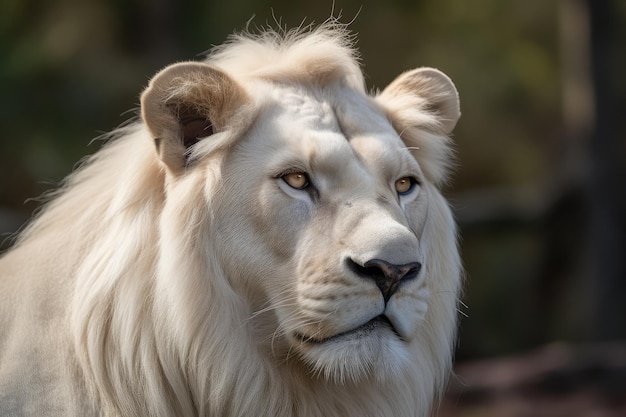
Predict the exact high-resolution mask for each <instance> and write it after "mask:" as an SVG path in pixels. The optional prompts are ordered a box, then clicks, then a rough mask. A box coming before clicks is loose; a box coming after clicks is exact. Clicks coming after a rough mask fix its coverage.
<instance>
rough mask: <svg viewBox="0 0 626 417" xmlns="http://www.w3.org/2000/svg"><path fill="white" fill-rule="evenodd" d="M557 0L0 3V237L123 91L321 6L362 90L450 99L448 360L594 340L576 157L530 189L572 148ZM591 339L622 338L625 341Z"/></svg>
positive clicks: (317, 14)
mask: <svg viewBox="0 0 626 417" xmlns="http://www.w3.org/2000/svg"><path fill="white" fill-rule="evenodd" d="M567 1H568V0H562V1H560V2H559V1H554V2H550V1H527V0H475V1H471V2H470V1H460V0H438V1H434V0H393V1H385V2H382V1H371V0H359V1H356V0H336V1H335V2H334V6H333V4H332V3H331V1H326V2H312V1H303V0H290V1H287V0H275V1H273V2H270V1H267V0H231V1H228V2H226V1H215V0H214V1H200V0H177V1H167V0H156V1H146V0H130V1H122V0H109V1H106V0H54V1H48V2H41V1H34V0H3V2H2V3H1V4H0V55H1V57H2V58H1V60H0V91H1V97H2V99H1V100H0V120H1V122H2V136H1V137H0V227H1V228H0V233H2V232H7V233H10V232H14V231H15V230H16V229H17V227H18V226H19V224H21V223H22V222H23V221H25V220H26V219H27V218H28V217H29V216H30V214H31V212H32V211H33V209H35V208H36V207H37V203H36V202H34V201H30V202H26V203H25V201H27V199H29V198H33V197H37V196H39V195H41V194H42V193H43V192H44V191H46V190H48V189H50V188H52V187H53V186H54V185H55V184H57V183H58V182H59V181H60V180H61V179H62V178H63V177H64V176H65V175H67V174H68V173H69V172H70V171H71V170H72V168H73V167H74V166H75V164H76V162H77V161H79V160H80V159H81V158H82V157H83V156H84V155H86V154H91V153H93V152H95V151H96V150H97V149H98V147H99V145H100V143H99V142H98V141H95V142H93V141H92V139H93V138H95V137H97V136H98V135H100V134H102V133H104V132H107V131H110V130H112V129H113V128H115V127H116V126H117V125H119V124H121V123H123V122H124V121H126V120H127V119H129V118H131V117H133V116H135V114H136V109H137V105H138V97H139V93H140V92H141V90H142V89H143V87H144V86H145V85H146V84H147V82H148V80H149V79H150V77H151V76H152V75H153V74H154V73H155V72H156V71H158V70H159V69H160V68H162V67H164V66H165V65H167V64H170V63H173V62H175V61H180V60H188V59H200V58H201V56H202V54H203V52H204V51H206V50H208V49H209V48H210V47H211V45H215V44H220V43H222V42H223V41H224V40H225V39H226V37H227V36H228V34H230V33H232V32H233V31H238V30H242V29H244V28H245V27H246V26H247V25H248V26H249V27H250V28H251V30H254V28H255V27H257V26H259V27H260V26H266V25H268V24H269V25H272V26H276V25H277V23H276V20H278V21H279V22H280V25H283V26H287V27H295V26H299V25H301V24H302V23H303V22H304V23H305V24H307V23H311V22H318V23H319V22H322V21H324V20H325V19H326V18H328V17H329V16H330V14H331V11H332V10H333V7H334V14H335V15H337V14H338V13H339V12H341V15H342V19H341V20H342V21H344V22H348V21H352V23H351V25H350V27H351V29H352V30H353V31H354V32H356V33H357V34H358V39H359V41H358V46H359V48H360V51H361V55H362V61H363V68H364V72H365V73H366V76H367V81H368V85H369V86H370V87H371V88H372V89H375V88H381V89H382V88H384V86H385V85H386V84H387V83H388V82H390V81H391V80H393V78H394V77H395V76H396V75H398V74H399V73H400V72H402V71H404V70H407V69H410V68H414V67H418V66H432V67H437V68H439V69H441V70H443V71H444V72H446V73H447V74H448V75H449V76H450V77H451V78H452V79H453V80H454V81H455V83H456V85H457V87H458V90H459V92H460V97H461V102H462V112H463V116H462V119H461V122H460V123H459V125H458V128H457V130H456V132H455V141H456V144H457V151H458V158H459V168H458V170H457V173H456V175H455V178H454V181H453V183H452V185H450V186H449V187H447V188H446V190H445V193H446V195H448V196H449V197H450V200H451V202H452V204H453V206H454V207H455V210H456V211H457V214H458V216H459V221H460V223H461V229H462V230H461V231H462V236H463V244H462V246H463V255H464V259H465V264H466V267H467V270H468V280H467V281H468V285H467V291H466V295H465V297H464V302H465V304H467V306H468V307H467V308H465V307H463V309H462V310H463V313H464V314H465V315H467V316H468V317H467V318H464V319H463V320H462V325H463V327H462V334H461V340H462V343H461V346H460V350H459V355H461V356H463V357H469V356H486V355H494V354H502V353H507V352H511V351H516V350H520V349H525V348H529V347H532V346H535V345H538V344H542V343H546V342H548V341H550V340H555V339H565V340H573V341H588V340H595V339H597V338H599V337H603V336H600V335H598V334H597V333H596V332H595V331H594V329H595V323H597V320H602V319H607V318H606V317H604V318H602V317H601V318H597V317H596V316H595V313H596V312H597V310H598V308H597V304H598V302H600V301H598V300H599V298H598V297H596V296H595V295H594V294H596V293H597V291H596V290H594V288H595V284H594V281H595V280H596V279H597V278H598V277H597V275H596V272H594V271H595V270H594V267H593V265H594V262H593V259H592V258H590V256H588V254H589V253H592V252H593V251H591V250H590V246H592V245H593V238H592V237H590V235H589V231H588V228H589V227H588V226H589V216H588V212H589V209H588V206H589V205H588V204H587V203H586V201H587V199H588V198H589V195H588V194H586V191H585V190H586V189H587V188H586V187H587V185H586V181H585V178H586V177H585V175H586V174H585V173H586V172H587V171H586V169H587V167H586V165H585V164H584V161H587V159H586V158H584V157H583V158H578V159H574V161H575V166H574V168H573V170H574V171H575V172H576V173H578V174H576V175H573V177H572V178H573V179H572V180H571V181H569V182H568V181H566V184H567V185H566V189H563V187H564V185H563V182H558V183H557V186H555V187H553V188H551V187H546V184H552V183H553V181H552V180H553V179H554V178H555V176H558V175H560V174H559V173H560V172H562V171H563V170H562V169H561V168H562V165H563V160H564V155H569V154H570V149H571V148H572V147H576V149H582V152H583V153H584V152H586V149H587V148H585V146H583V147H582V148H580V146H578V145H576V146H575V144H572V143H571V142H570V141H571V135H569V134H568V131H567V128H566V126H565V125H564V119H563V96H564V94H563V88H564V84H563V73H564V71H566V68H564V67H563V59H562V47H561V40H560V39H561V38H560V33H561V32H560V28H561V26H560V25H561V24H560V17H559V16H560V14H561V13H562V7H563V5H564V4H565V3H567ZM610 4H611V7H613V9H612V10H613V13H614V14H613V18H614V20H613V22H614V24H613V25H612V27H613V28H614V31H613V32H612V33H611V39H612V40H613V43H612V44H611V48H613V49H615V51H617V50H619V48H620V47H621V48H622V49H621V53H617V52H615V53H614V54H613V55H612V56H613V57H614V60H613V61H612V66H611V72H612V73H613V74H614V75H616V76H615V77H614V78H613V81H612V84H611V92H612V94H613V96H614V98H615V103H617V105H618V108H621V109H623V108H624V104H625V100H624V97H625V92H626V87H625V83H624V81H623V78H624V77H623V76H617V74H626V71H625V69H626V68H625V67H626V58H625V57H624V55H625V54H624V50H623V47H624V45H625V44H626V43H625V42H624V41H625V40H626V36H625V33H624V32H625V30H624V27H626V25H625V23H626V5H625V3H623V2H619V1H614V2H610ZM253 16H254V18H253V19H251V18H252V17H253ZM247 22H249V23H247ZM616 127H617V130H616V131H615V132H613V134H614V135H615V138H616V139H615V140H614V142H615V143H618V146H617V147H616V148H615V155H614V156H615V158H616V160H617V161H619V163H620V164H623V163H624V162H626V156H625V155H626V152H625V147H624V145H623V139H624V127H623V126H621V125H619V124H616ZM568 169H569V168H568ZM565 171H567V169H565ZM621 173H622V174H623V171H621ZM568 178H569V177H568ZM620 178H621V180H623V179H624V177H620ZM616 183H617V184H620V182H619V181H616ZM621 184H623V182H621ZM610 192H612V193H616V194H619V195H620V196H621V197H620V199H619V200H618V205H617V206H615V209H616V210H617V212H618V219H619V221H620V222H621V223H619V224H618V227H621V229H620V231H619V233H621V235H622V236H623V233H624V231H625V230H626V228H625V227H624V221H623V218H624V213H625V211H624V204H623V203H624V199H623V191H622V190H621V189H611V190H610ZM494 196H495V197H494ZM502 196H504V197H502ZM494 198H495V200H494ZM503 202H504V204H503ZM494 207H495V208H494ZM476 213H478V214H476ZM561 223H562V224H561ZM620 225H621V226H620ZM622 242H623V240H622ZM6 246H7V244H6V243H5V247H6ZM619 249H624V248H619ZM624 254H625V255H626V250H625V251H624ZM624 279H626V277H625V278H624ZM594 291H595V292H594ZM614 302H616V303H617V302H618V301H616V300H614ZM619 311H623V309H622V310H619ZM609 337H612V338H623V337H626V328H625V329H624V331H622V332H621V333H620V332H619V331H613V332H612V333H611V334H610V335H609Z"/></svg>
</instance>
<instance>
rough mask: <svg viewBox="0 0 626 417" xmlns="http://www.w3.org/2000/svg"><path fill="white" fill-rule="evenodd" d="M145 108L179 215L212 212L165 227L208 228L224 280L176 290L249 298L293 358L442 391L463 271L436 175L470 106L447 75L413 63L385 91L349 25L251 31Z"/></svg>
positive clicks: (267, 341) (260, 333)
mask: <svg viewBox="0 0 626 417" xmlns="http://www.w3.org/2000/svg"><path fill="white" fill-rule="evenodd" d="M142 112H143V118H144V121H145V123H146V125H147V127H148V129H149V131H150V132H151V134H152V136H153V138H154V139H155V140H156V141H157V148H158V150H159V152H160V155H161V159H162V161H163V163H164V164H165V166H166V167H167V168H166V170H167V183H168V187H167V194H168V197H169V198H167V199H166V200H167V202H166V208H165V212H166V213H167V216H166V217H165V219H168V221H171V219H172V218H174V217H178V218H179V219H180V221H181V222H183V223H185V224H180V225H178V226H180V227H184V228H185V229H183V230H189V228H190V227H191V226H192V225H189V224H187V222H195V223H196V224H195V225H193V226H198V227H197V228H196V229H194V232H195V237H190V236H187V234H188V233H186V232H181V229H179V228H178V227H177V226H172V225H165V226H164V229H165V231H164V232H165V235H164V236H163V237H164V240H163V242H164V245H165V246H170V245H174V244H176V243H175V242H178V241H180V240H181V239H185V240H187V241H189V240H190V239H191V243H195V244H197V242H196V239H199V240H200V241H201V242H204V245H205V246H204V250H205V251H206V252H203V253H202V254H200V255H199V256H200V257H205V258H206V262H208V263H214V262H217V263H218V265H217V266H216V265H213V266H211V265H207V268H208V269H209V270H211V271H214V272H217V271H216V270H219V276H220V277H221V278H220V279H222V280H223V282H220V283H215V282H213V283H211V284H209V283H208V282H204V281H210V280H211V279H215V277H211V274H209V273H206V272H204V273H202V274H200V277H199V278H196V279H201V280H202V281H203V282H202V283H199V282H194V283H193V284H192V285H191V288H188V287H185V288H184V289H183V290H184V291H187V292H186V293H185V294H183V296H181V297H179V296H174V295H169V296H168V297H172V298H173V299H172V300H171V302H173V303H176V302H183V303H185V304H187V303H191V305H195V304H194V303H193V299H194V298H199V299H200V300H198V302H199V303H201V302H202V301H201V299H205V298H206V297H207V294H209V293H211V291H213V292H215V293H216V295H215V296H217V297H225V296H230V297H235V298H236V299H237V300H238V303H239V307H242V308H243V309H244V311H243V312H242V311H237V309H238V308H239V307H231V309H232V310H234V311H237V313H238V314H239V315H240V319H244V320H245V321H244V322H238V325H239V326H245V327H246V328H247V329H248V330H250V332H251V334H253V335H254V336H253V338H252V339H251V340H253V341H254V343H255V344H256V345H255V347H254V349H258V350H259V351H260V352H261V355H262V356H263V357H264V361H266V362H267V363H271V366H273V367H275V368H276V369H280V371H281V372H287V373H289V372H291V371H290V368H293V369H298V371H297V373H300V377H299V378H310V379H319V380H325V381H328V383H332V384H339V385H341V384H357V385H358V384H359V383H361V382H363V383H370V382H371V381H375V382H376V383H383V384H384V383H388V382H390V381H394V380H401V381H403V382H404V381H414V382H415V384H416V385H417V386H418V387H419V388H416V387H413V388H414V389H417V390H421V391H423V392H425V393H426V395H425V397H426V398H428V397H432V394H433V393H434V392H435V391H436V389H438V388H439V387H440V385H441V383H442V381H443V379H444V376H445V374H446V372H447V370H448V368H449V364H450V357H451V341H452V339H453V335H454V333H455V326H456V320H455V317H456V302H457V294H458V291H459V280H460V266H459V265H460V263H459V256H458V253H457V249H456V243H455V240H456V238H455V227H454V223H453V220H452V217H451V214H450V210H449V208H448V206H447V204H446V203H445V201H444V199H443V198H442V196H441V195H440V193H439V191H438V188H437V186H438V185H440V184H441V183H442V181H443V180H444V179H445V175H446V173H447V170H448V165H449V163H450V160H449V158H450V150H449V143H448V138H447V135H448V134H449V133H450V132H451V131H452V129H453V127H454V125H455V124H456V122H457V120H458V118H459V115H460V112H459V104H458V97H457V92H456V89H455V87H454V85H453V84H452V82H451V81H450V80H449V78H448V77H446V76H445V75H444V74H442V73H441V72H439V71H437V70H434V69H429V68H420V69H416V70H413V71H409V72H407V73H404V74H402V75H401V76H399V77H398V78H397V79H396V80H395V81H394V82H393V83H391V85H389V86H388V87H387V88H386V89H385V90H384V91H383V92H382V93H380V94H378V95H376V96H374V97H372V96H369V95H367V94H366V93H365V91H364V88H363V80H362V76H361V73H360V71H359V69H358V66H357V64H356V63H355V61H354V58H353V51H352V50H351V49H349V47H348V46H347V45H346V38H345V37H344V36H343V34H342V33H341V32H339V31H336V30H335V31H328V30H320V31H317V32H313V33H311V34H307V35H298V36H295V37H292V38H288V39H286V40H280V41H277V39H276V38H273V37H271V36H269V35H268V36H266V37H261V38H256V39H252V38H239V39H237V40H236V41H234V42H233V43H231V44H230V45H228V46H226V47H225V48H223V49H220V50H219V51H217V52H216V53H214V54H213V55H212V56H211V57H209V59H208V60H207V62H204V63H181V64H176V65H173V66H171V67H168V68H166V69H164V70H163V71H162V72H160V73H159V74H158V75H157V76H156V77H155V78H154V79H153V80H152V82H151V84H150V86H149V88H148V89H147V90H146V91H145V92H144V94H143V97H142ZM190 194H193V195H194V197H191V196H190ZM190 202H193V203H192V204H191V205H190ZM197 205H200V206H201V207H198V206H197ZM189 210H193V211H196V212H197V211H205V210H206V212H205V213H204V215H202V218H203V219H202V220H200V219H198V218H195V219H194V218H193V215H192V214H189V215H185V214H184V213H186V212H188V211H189ZM170 229H171V230H170ZM168 232H170V233H171V234H172V235H171V236H168V235H167V233H168ZM180 245H181V246H182V245H183V244H182V243H180ZM183 248H184V246H183ZM180 250H181V247H178V248H168V249H164V253H166V254H167V253H170V252H173V251H177V252H180ZM192 250H193V249H189V250H184V251H183V252H184V253H183V254H182V255H183V258H181V261H182V262H185V260H184V257H186V256H188V255H189V251H192ZM168 267H171V268H173V269H179V268H180V264H179V263H176V262H173V263H172V264H171V265H164V268H162V269H161V271H167V274H165V275H164V276H163V280H164V282H162V285H163V292H164V293H165V292H167V291H171V290H172V284H171V282H170V280H171V274H175V273H176V271H175V270H169V269H168ZM182 279H184V278H182ZM185 285H186V286H187V285H189V284H185ZM218 285H219V286H223V287H225V288H228V289H227V290H226V291H228V295H227V294H224V293H223V290H220V289H217V288H215V287H217V286H218ZM203 286H207V287H213V288H206V289H204V288H202V287H203ZM200 288H202V289H201V290H200ZM211 302H212V301H211ZM180 309H181V310H184V306H181V308H180ZM194 311H198V310H194ZM199 311H202V310H199ZM196 314H197V313H196ZM207 319H208V320H224V318H223V317H217V318H211V317H207ZM181 321H182V322H187V319H184V318H181ZM214 326H215V325H214ZM234 330H235V329H229V330H228V331H234ZM302 374H303V375H305V376H302ZM419 396H420V395H418V394H417V393H416V394H415V397H419ZM396 415H397V414H396Z"/></svg>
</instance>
